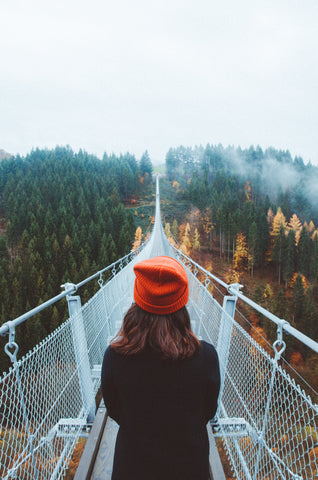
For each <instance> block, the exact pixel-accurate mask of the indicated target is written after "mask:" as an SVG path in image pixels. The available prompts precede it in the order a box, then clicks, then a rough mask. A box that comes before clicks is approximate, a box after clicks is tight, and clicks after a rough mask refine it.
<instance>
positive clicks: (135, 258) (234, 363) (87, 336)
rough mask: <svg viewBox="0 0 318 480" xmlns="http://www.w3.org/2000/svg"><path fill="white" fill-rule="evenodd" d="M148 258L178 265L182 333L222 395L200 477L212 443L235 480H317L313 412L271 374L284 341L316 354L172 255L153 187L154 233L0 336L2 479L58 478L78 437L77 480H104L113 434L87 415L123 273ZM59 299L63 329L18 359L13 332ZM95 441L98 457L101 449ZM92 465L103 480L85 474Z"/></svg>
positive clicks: (119, 314) (123, 293) (317, 434)
mask: <svg viewBox="0 0 318 480" xmlns="http://www.w3.org/2000/svg"><path fill="white" fill-rule="evenodd" d="M157 255H168V256H172V257H175V258H177V259H178V260H179V261H180V262H182V263H183V265H184V266H185V269H186V271H187V274H188V278H189V286H190V298H189V302H188V305H187V307H188V310H189V313H190V318H191V322H192V328H193V330H194V332H195V333H196V334H197V335H198V337H199V338H202V339H203V340H206V341H208V342H210V343H212V344H213V345H214V346H215V347H216V348H217V351H218V355H219V360H220V368H221V374H222V387H221V394H220V399H219V406H218V412H217V416H216V418H215V419H214V420H213V421H212V422H211V423H209V424H208V433H209V437H210V443H211V455H210V456H211V468H212V471H211V478H214V480H219V479H221V478H224V476H223V477H222V475H223V474H222V472H221V471H220V470H219V471H218V470H217V469H218V468H219V467H217V464H218V458H217V450H216V448H215V442H214V439H215V438H216V437H219V438H221V439H222V442H223V448H224V449H225V451H226V454H227V458H228V462H229V463H230V464H231V468H232V471H233V477H234V478H236V479H248V480H280V479H288V480H301V479H303V480H305V479H307V480H313V479H315V478H318V472H317V470H318V424H317V423H318V422H317V420H318V405H317V404H315V402H314V399H313V398H312V396H310V395H309V394H308V391H305V390H304V389H303V388H302V387H301V386H300V385H299V384H298V383H296V381H295V380H294V379H293V378H291V376H290V375H289V373H287V371H286V370H285V369H284V368H283V367H282V365H281V355H282V353H283V351H284V349H285V341H284V338H285V335H286V334H289V335H292V336H294V337H295V338H297V339H298V340H299V341H301V342H302V343H303V344H304V345H306V346H307V347H309V348H311V349H312V350H314V351H315V352H318V344H317V343H316V342H314V341H313V340H312V339H310V338H309V337H307V336H306V335H303V334H302V333H301V332H299V331H297V330H296V329H295V328H293V327H292V326H291V325H290V324H289V323H288V322H286V321H285V320H282V319H279V318H277V317H276V316H274V315H272V314H271V313H270V312H268V311H267V310H265V309H264V308H262V307H261V306H259V305H257V304H256V303H254V302H252V301H251V300H250V299H248V298H247V297H245V296H244V295H243V294H242V292H241V291H240V285H238V284H232V285H227V284H226V283H224V282H223V281H221V280H220V279H218V278H217V277H216V276H214V275H213V274H212V273H210V272H208V271H206V270H204V269H203V268H202V267H201V266H200V265H198V264H197V263H196V262H194V261H193V260H191V259H190V258H188V257H187V256H186V255H185V254H184V253H183V252H182V251H180V250H178V249H177V248H176V247H174V246H172V244H171V243H170V242H169V241H168V240H167V238H166V237H165V235H164V231H163V227H162V224H161V215H160V198H159V182H158V179H157V185H156V215H155V223H154V227H153V230H152V233H151V236H150V238H149V239H148V241H147V242H146V243H145V244H143V245H141V247H140V248H139V249H138V250H136V251H134V252H131V253H129V254H128V255H127V256H126V257H124V258H122V259H120V260H118V261H117V262H115V263H113V264H112V265H110V266H108V267H106V268H104V269H103V270H100V271H99V272H97V273H96V274H95V275H92V276H91V277H89V278H87V279H85V280H83V281H82V282H81V283H79V284H78V285H74V284H71V283H67V284H65V285H63V291H62V293H60V294H59V295H57V296H56V297H54V298H52V299H50V300H49V301H47V302H45V303H43V304H42V305H40V306H38V307H36V308H35V309H33V310H31V311H30V312H27V313H25V314H24V315H22V316H21V317H19V318H17V319H15V320H13V321H9V322H6V323H4V324H3V325H2V326H1V327H0V334H1V335H3V336H7V343H6V346H5V352H6V354H7V355H8V356H9V357H10V360H11V364H12V366H11V367H10V369H9V371H8V372H4V373H3V374H2V375H1V377H0V475H1V478H2V479H4V480H11V479H21V480H22V479H23V480H34V479H35V480H49V479H50V480H55V479H60V478H63V476H64V475H65V472H66V470H67V467H68V464H69V461H70V458H71V456H72V453H73V451H74V448H75V446H76V444H77V442H78V440H79V438H80V437H85V436H87V437H88V440H87V445H90V448H92V449H93V451H94V453H93V454H92V455H91V456H90V458H91V459H92V458H93V461H92V460H90V461H89V462H88V463H87V462H84V463H86V473H81V468H79V469H78V473H77V475H76V476H77V478H95V479H97V478H100V479H101V478H104V479H107V478H109V479H110V475H111V464H112V452H111V449H112V448H113V444H114V438H115V436H116V426H115V425H114V422H113V424H112V423H111V421H109V420H107V421H106V419H107V414H106V411H105V408H104V407H103V405H101V406H100V408H99V409H98V410H97V411H96V403H95V398H96V395H97V394H98V390H99V387H100V372H101V364H102V359H103V355H104V352H105V349H106V347H107V345H108V343H109V340H110V339H111V338H112V337H113V336H114V335H115V333H116V332H117V331H118V329H119V327H120V325H121V322H122V319H123V316H124V314H125V312H126V311H127V310H128V308H129V306H130V305H131V303H132V301H133V280H134V273H133V266H134V265H135V263H137V262H139V261H140V260H143V259H146V258H150V257H153V256H157ZM94 280H95V281H97V282H98V285H99V287H100V288H99V290H98V291H97V293H96V294H95V295H94V296H93V297H92V298H91V299H90V300H89V301H88V302H87V303H86V304H85V305H82V304H81V299H80V296H79V295H78V294H77V291H78V290H79V289H80V287H82V286H83V285H85V284H86V283H88V282H91V281H94ZM215 289H218V291H219V290H220V291H223V292H224V293H223V299H222V302H218V301H217V300H216V299H215V298H214V296H213V294H212V293H213V292H214V291H215ZM211 292H212V293H211ZM64 298H66V300H67V302H68V307H69V318H68V320H67V321H65V322H64V323H63V324H62V325H61V326H60V327H59V328H57V329H56V330H55V331H54V332H53V333H52V334H51V335H49V336H48V337H47V338H45V339H44V340H43V341H42V342H41V343H40V344H38V345H36V347H35V348H34V349H33V350H32V351H30V352H29V353H28V354H27V355H26V356H25V357H23V358H20V359H18V345H17V343H16V341H15V331H16V329H17V328H19V325H20V324H21V323H22V322H25V321H29V322H32V318H31V317H33V316H34V315H35V314H36V313H39V312H40V311H41V310H43V309H45V308H47V307H48V306H50V305H52V304H54V303H55V302H58V301H61V300H62V299H64ZM238 299H240V301H241V302H245V303H246V304H248V305H249V307H250V308H254V309H255V310H256V311H257V312H259V313H261V314H262V315H264V316H265V317H267V318H268V319H269V321H271V322H274V323H275V324H276V325H277V339H276V340H275V342H274V343H273V345H272V354H269V353H267V352H266V351H265V350H264V349H263V348H262V347H261V346H260V345H259V344H258V343H257V342H256V341H255V340H254V339H253V338H252V337H251V336H250V335H249V333H247V331H246V330H245V329H244V328H243V327H242V326H241V325H240V323H239V322H238V321H237V319H236V315H237V308H236V306H237V300H238ZM105 424H106V428H105ZM92 425H93V427H92ZM91 427H92V428H91ZM89 432H90V433H89ZM107 432H108V433H107ZM105 438H106V445H107V450H103V449H102V448H101V445H103V439H104V440H105ZM94 445H95V446H96V445H98V446H99V447H100V448H99V450H98V449H96V448H95V447H94ZM88 450H89V448H88V449H87V450H86V451H84V454H83V456H85V455H89V453H85V452H87V451H88ZM106 457H107V458H106ZM85 458H88V457H87V456H86V457H85ZM106 460H107V462H108V463H107V466H105V462H106ZM82 463H83V462H82ZM99 464H100V465H102V468H103V469H104V470H103V471H104V473H103V475H104V476H100V473H98V472H97V471H96V469H97V470H98V468H97V466H98V465H99ZM88 465H89V466H88ZM84 469H85V465H84ZM94 472H95V473H94ZM163 480H164V479H163ZM176 480H179V479H176ZM194 480H195V479H194Z"/></svg>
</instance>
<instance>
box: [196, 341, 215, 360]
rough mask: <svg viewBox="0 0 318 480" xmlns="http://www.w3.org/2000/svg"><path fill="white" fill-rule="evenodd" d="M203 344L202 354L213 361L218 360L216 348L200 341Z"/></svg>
mask: <svg viewBox="0 0 318 480" xmlns="http://www.w3.org/2000/svg"><path fill="white" fill-rule="evenodd" d="M200 343H201V352H202V354H203V355H204V356H206V357H208V358H210V359H211V360H212V359H213V360H218V354H217V351H216V349H215V347H214V346H213V345H212V344H211V343H208V342H206V341H204V340H200Z"/></svg>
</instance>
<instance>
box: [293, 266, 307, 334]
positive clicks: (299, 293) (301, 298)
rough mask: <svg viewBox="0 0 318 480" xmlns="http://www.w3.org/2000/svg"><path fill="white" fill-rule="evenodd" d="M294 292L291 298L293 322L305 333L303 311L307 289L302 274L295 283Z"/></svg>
mask: <svg viewBox="0 0 318 480" xmlns="http://www.w3.org/2000/svg"><path fill="white" fill-rule="evenodd" d="M292 288H293V292H292V298H291V308H292V315H293V321H294V323H295V325H296V328H299V329H300V330H302V331H304V327H305V325H304V318H303V309H304V302H305V288H304V283H303V278H302V276H301V275H300V274H298V275H297V276H296V279H295V282H294V283H293V287H292Z"/></svg>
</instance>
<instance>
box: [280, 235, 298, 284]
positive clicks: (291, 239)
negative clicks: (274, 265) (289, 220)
mask: <svg viewBox="0 0 318 480" xmlns="http://www.w3.org/2000/svg"><path fill="white" fill-rule="evenodd" d="M295 262H296V241H295V231H294V230H289V232H288V236H287V245H286V255H285V256H284V259H283V272H284V280H285V282H286V284H287V283H288V282H289V280H290V279H291V277H292V276H293V273H294V271H295Z"/></svg>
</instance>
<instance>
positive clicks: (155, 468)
mask: <svg viewBox="0 0 318 480" xmlns="http://www.w3.org/2000/svg"><path fill="white" fill-rule="evenodd" d="M101 380H102V393H103V397H104V401H105V405H106V407H107V410H108V414H109V415H110V416H111V417H112V418H113V419H114V420H116V422H117V423H118V424H119V425H120V428H119V431H118V436H117V441H116V448H115V456H114V466H113V475H112V480H208V478H209V458H208V457H209V440H208V436H207V430H206V423H207V421H208V420H209V419H211V418H213V416H214V415H215V412H216V408H217V399H218V393H219V388H220V374H219V363H218V357H217V353H216V350H215V348H214V347H213V346H212V345H210V344H208V343H206V342H203V341H202V342H201V349H200V351H199V353H197V354H196V355H194V356H193V357H192V358H191V359H186V360H163V359H162V358H161V357H160V355H159V354H157V353H155V352H153V351H151V350H149V351H145V352H143V353H141V354H139V355H134V356H123V355H119V354H118V353H116V352H114V351H113V350H112V349H111V348H110V347H108V348H107V350H106V352H105V356H104V361H103V367H102V379H101Z"/></svg>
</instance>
